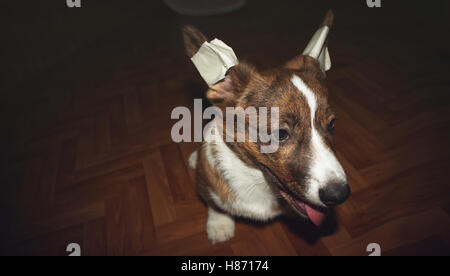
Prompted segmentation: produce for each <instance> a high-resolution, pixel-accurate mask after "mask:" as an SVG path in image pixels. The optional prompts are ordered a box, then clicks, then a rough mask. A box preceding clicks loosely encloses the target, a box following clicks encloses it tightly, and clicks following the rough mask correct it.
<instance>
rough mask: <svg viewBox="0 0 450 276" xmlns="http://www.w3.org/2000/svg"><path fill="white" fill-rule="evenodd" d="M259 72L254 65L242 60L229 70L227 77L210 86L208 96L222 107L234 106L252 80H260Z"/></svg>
mask: <svg viewBox="0 0 450 276" xmlns="http://www.w3.org/2000/svg"><path fill="white" fill-rule="evenodd" d="M258 76H259V74H258V72H257V71H256V68H255V67H253V66H252V65H250V64H248V63H245V62H241V63H240V64H239V65H236V66H234V67H232V68H231V69H230V70H228V73H227V75H226V77H225V79H223V80H221V81H219V82H218V83H216V84H214V85H212V86H211V87H209V89H208V91H207V92H206V98H207V99H208V100H209V101H210V102H211V103H212V104H214V105H216V106H220V107H226V106H234V105H235V103H236V100H237V99H238V98H239V96H240V95H242V93H243V92H244V90H245V88H246V87H247V85H248V84H249V83H250V82H251V81H256V80H258V79H259V78H258Z"/></svg>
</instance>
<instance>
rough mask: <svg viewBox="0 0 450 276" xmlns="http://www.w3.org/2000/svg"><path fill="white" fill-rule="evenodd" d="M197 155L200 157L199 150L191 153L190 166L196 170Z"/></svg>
mask: <svg viewBox="0 0 450 276" xmlns="http://www.w3.org/2000/svg"><path fill="white" fill-rule="evenodd" d="M197 157H198V152H197V151H194V152H193V153H191V155H190V156H189V160H188V163H189V168H191V169H193V170H195V168H196V167H197Z"/></svg>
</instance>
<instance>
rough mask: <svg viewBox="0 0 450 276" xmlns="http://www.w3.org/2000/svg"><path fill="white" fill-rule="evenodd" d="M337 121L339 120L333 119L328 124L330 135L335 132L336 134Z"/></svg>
mask: <svg viewBox="0 0 450 276" xmlns="http://www.w3.org/2000/svg"><path fill="white" fill-rule="evenodd" d="M336 120H337V118H333V119H331V121H330V122H329V123H328V126H327V130H328V131H329V132H330V133H333V132H334V123H335V122H336Z"/></svg>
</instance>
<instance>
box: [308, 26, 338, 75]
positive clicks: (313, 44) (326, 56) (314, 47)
mask: <svg viewBox="0 0 450 276" xmlns="http://www.w3.org/2000/svg"><path fill="white" fill-rule="evenodd" d="M329 32H330V28H329V27H328V26H323V27H321V28H320V29H318V30H317V31H316V33H315V34H314V36H313V38H312V39H311V41H310V42H309V43H308V46H306V49H305V51H303V55H305V56H310V57H312V58H315V59H317V60H318V61H319V63H320V67H321V68H322V70H323V71H324V72H326V71H328V70H330V69H331V58H330V53H329V52H328V46H327V40H328V33H329Z"/></svg>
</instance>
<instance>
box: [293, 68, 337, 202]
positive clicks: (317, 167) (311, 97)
mask: <svg viewBox="0 0 450 276" xmlns="http://www.w3.org/2000/svg"><path fill="white" fill-rule="evenodd" d="M291 82H292V84H294V86H295V87H297V89H298V90H299V91H300V92H301V93H302V94H303V96H305V98H306V101H307V103H308V106H309V110H310V113H311V142H310V143H311V144H310V147H311V151H312V160H311V164H310V165H309V173H308V174H309V178H310V180H309V181H310V182H309V185H310V187H309V189H308V195H309V197H310V200H312V201H315V203H318V204H321V202H320V199H319V189H320V188H321V187H324V186H325V185H326V184H327V183H328V182H330V181H346V176H345V172H344V169H343V168H342V166H341V164H340V163H339V161H338V160H337V158H336V156H335V155H334V153H333V152H332V151H331V150H330V149H329V148H328V147H327V146H326V145H325V143H324V142H323V138H322V137H321V136H320V134H319V132H318V131H317V129H316V126H315V124H314V118H315V115H316V111H317V98H316V95H315V94H314V92H313V91H312V90H311V88H309V87H308V85H307V84H306V83H305V82H304V81H303V80H302V79H301V78H300V77H298V76H297V75H293V76H292V78H291Z"/></svg>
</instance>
